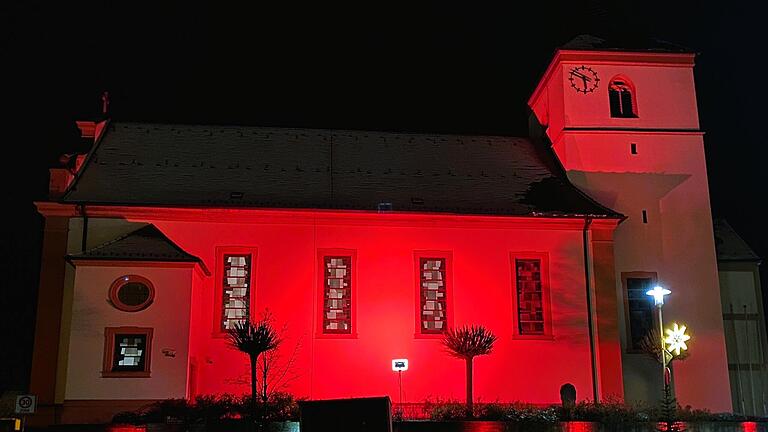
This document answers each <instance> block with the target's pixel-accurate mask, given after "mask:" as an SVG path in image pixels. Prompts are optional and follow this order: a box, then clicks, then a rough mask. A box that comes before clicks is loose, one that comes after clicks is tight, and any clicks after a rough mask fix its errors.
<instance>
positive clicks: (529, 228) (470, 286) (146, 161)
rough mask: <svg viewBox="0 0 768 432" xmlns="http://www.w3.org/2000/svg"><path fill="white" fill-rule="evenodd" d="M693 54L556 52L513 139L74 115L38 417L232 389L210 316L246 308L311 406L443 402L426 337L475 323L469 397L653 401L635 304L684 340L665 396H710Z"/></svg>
mask: <svg viewBox="0 0 768 432" xmlns="http://www.w3.org/2000/svg"><path fill="white" fill-rule="evenodd" d="M693 65H694V55H693V54H689V53H685V52H676V51H668V50H641V51H626V50H615V49H609V48H606V47H600V46H595V45H590V46H584V45H580V44H579V43H578V41H577V42H576V43H575V44H572V45H570V46H566V47H564V48H562V49H560V50H558V51H557V52H556V54H555V56H554V58H553V60H552V62H551V63H550V65H549V68H548V69H547V70H546V72H545V74H544V76H543V77H542V78H541V80H540V82H539V83H538V86H537V87H536V88H535V90H534V92H533V95H532V96H531V97H530V99H529V102H528V103H529V106H530V107H531V110H532V116H531V124H532V127H531V136H530V137H528V138H512V137H490V136H453V135H436V134H396V133H384V132H361V131H340V130H309V129H280V128H261V127H241V126H231V127H230V126H191V125H166V124H140V123H122V122H118V121H103V122H80V123H79V126H80V127H81V130H82V131H83V134H84V136H88V137H92V138H93V139H94V144H93V147H92V149H91V150H90V152H89V153H88V154H86V155H82V156H80V157H79V158H77V159H76V164H74V166H73V167H72V168H71V170H66V169H54V170H52V177H51V199H50V200H49V201H48V202H40V203H37V207H38V210H39V211H40V213H42V214H43V215H44V216H45V218H46V228H45V230H46V231H45V241H44V250H43V265H42V273H41V285H40V298H39V306H38V318H37V331H36V340H35V351H34V356H33V373H32V378H31V383H30V387H31V391H32V392H34V393H36V394H37V395H38V397H39V400H40V404H41V405H42V407H43V410H44V411H43V412H44V413H47V414H44V415H48V416H49V417H48V419H49V420H48V421H51V422H53V421H57V422H64V423H68V422H83V421H85V422H89V421H93V422H95V421H103V420H105V419H108V418H109V416H110V415H111V414H112V413H114V412H116V411H120V410H125V409H131V408H135V407H137V406H141V405H143V404H146V403H148V402H151V401H154V400H159V399H166V398H191V397H194V396H196V395H201V394H212V393H225V392H226V393H236V394H240V393H243V392H246V391H247V389H248V386H247V379H248V368H247V359H246V357H244V356H243V355H242V354H241V353H239V352H236V351H234V350H233V349H231V348H230V347H228V345H227V342H226V338H225V337H224V336H225V334H226V330H227V329H228V328H230V327H231V326H232V325H234V323H237V322H241V321H242V320H244V319H246V318H248V317H258V316H260V315H261V314H262V313H264V311H266V310H268V311H269V312H270V313H271V315H272V317H273V319H274V321H275V323H276V325H277V326H278V327H282V326H283V325H284V326H285V331H284V339H285V340H284V342H283V345H282V348H281V349H282V350H283V351H284V352H283V353H282V354H283V355H284V357H288V356H290V357H291V358H293V359H294V365H293V371H294V377H293V379H291V380H290V381H289V382H288V383H287V387H286V388H285V390H287V391H290V392H291V393H293V394H294V395H296V396H298V397H306V398H311V399H326V398H343V397H358V396H375V395H389V396H390V397H391V398H392V400H393V401H395V402H397V401H398V400H399V392H398V381H397V375H396V374H395V373H393V372H392V370H391V361H392V359H400V358H406V359H408V360H409V369H408V371H407V372H404V374H403V390H404V399H405V401H406V402H422V401H424V400H425V399H426V398H433V399H434V398H442V399H445V398H456V399H460V398H461V397H462V396H463V392H464V364H463V362H461V361H458V360H455V359H453V358H451V357H449V356H448V355H447V354H446V353H445V351H444V350H443V349H442V348H441V344H440V338H441V335H442V333H443V331H444V330H445V329H446V328H449V327H454V326H460V325H464V324H481V325H484V326H486V327H487V328H489V329H490V330H492V331H493V332H494V333H495V334H496V335H497V336H498V341H497V343H496V346H495V349H494V352H493V353H492V354H491V355H488V356H484V357H480V358H478V359H477V360H476V362H475V379H474V387H475V395H476V397H477V398H478V399H480V400H484V401H494V400H500V401H526V402H531V403H536V404H549V403H557V402H559V397H560V396H559V390H560V387H561V386H562V385H563V384H565V383H571V384H573V385H574V386H575V387H576V389H577V392H578V397H579V399H590V400H591V399H593V398H598V399H601V400H604V399H606V398H610V397H615V398H622V399H626V400H628V401H653V400H656V399H658V397H659V396H660V394H661V383H660V381H661V379H660V373H659V367H658V365H657V364H655V363H654V362H653V361H651V360H650V359H649V358H648V357H647V356H646V355H644V354H642V353H640V350H639V343H640V340H641V339H642V337H643V336H644V335H645V333H646V332H647V331H648V330H649V329H651V328H654V325H655V324H654V321H653V320H654V316H653V313H652V309H651V308H652V303H651V302H650V299H649V298H648V297H647V296H645V295H644V292H645V290H646V289H647V288H649V287H650V286H652V285H653V284H656V283H660V284H662V285H664V286H665V287H668V288H670V289H671V290H672V292H673V294H672V295H671V296H670V297H669V298H668V299H667V304H666V305H665V310H664V313H665V319H666V320H669V321H670V322H671V321H672V320H674V321H679V322H685V323H686V324H687V325H688V326H689V328H691V329H692V332H693V333H694V339H693V341H692V342H693V344H692V349H691V355H690V357H689V358H688V359H687V360H686V361H685V362H682V363H680V364H679V365H676V367H675V368H674V385H675V389H676V394H677V397H678V399H679V401H680V403H681V404H683V405H688V404H690V405H692V406H694V407H700V408H709V409H712V410H715V411H727V410H730V409H731V399H730V392H729V390H728V389H729V388H730V387H729V381H728V367H727V360H726V351H725V340H724V335H723V319H722V314H721V306H720V292H719V287H718V278H717V264H716V259H715V248H714V241H713V234H712V220H711V216H710V204H709V194H708V187H707V176H706V167H705V160H704V149H703V141H702V137H703V132H702V131H701V130H700V129H699V122H698V116H697V108H696V97H695V88H694V80H693Z"/></svg>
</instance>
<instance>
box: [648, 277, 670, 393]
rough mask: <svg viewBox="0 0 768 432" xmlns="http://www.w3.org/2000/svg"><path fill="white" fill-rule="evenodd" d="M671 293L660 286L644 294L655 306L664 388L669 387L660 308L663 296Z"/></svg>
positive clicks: (667, 361) (662, 303) (662, 304)
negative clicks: (651, 298) (649, 297)
mask: <svg viewBox="0 0 768 432" xmlns="http://www.w3.org/2000/svg"><path fill="white" fill-rule="evenodd" d="M671 293H672V291H670V290H668V289H666V288H664V287H662V286H660V285H656V286H655V287H653V289H651V290H648V291H646V292H645V294H647V295H649V296H651V297H653V304H654V306H656V318H657V319H656V320H657V321H658V323H659V343H660V344H661V351H659V354H660V355H661V373H662V376H661V377H662V379H663V380H664V381H663V383H664V385H665V386H667V385H669V381H670V377H669V368H667V364H668V363H669V360H668V359H667V350H666V347H665V346H664V321H663V319H662V315H661V308H662V306H664V296H667V295H669V294H671Z"/></svg>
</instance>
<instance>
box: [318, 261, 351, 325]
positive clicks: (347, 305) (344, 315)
mask: <svg viewBox="0 0 768 432" xmlns="http://www.w3.org/2000/svg"><path fill="white" fill-rule="evenodd" d="M323 272H324V276H323V318H322V322H323V329H322V330H323V333H327V334H350V333H352V289H353V287H352V257H351V256H325V257H324V258H323Z"/></svg>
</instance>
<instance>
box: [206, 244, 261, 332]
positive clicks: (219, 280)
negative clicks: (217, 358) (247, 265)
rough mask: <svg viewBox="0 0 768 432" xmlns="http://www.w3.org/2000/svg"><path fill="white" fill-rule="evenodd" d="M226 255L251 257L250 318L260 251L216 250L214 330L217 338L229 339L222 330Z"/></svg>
mask: <svg viewBox="0 0 768 432" xmlns="http://www.w3.org/2000/svg"><path fill="white" fill-rule="evenodd" d="M225 255H251V274H250V275H249V278H250V281H249V285H248V316H249V317H252V316H253V313H254V310H256V308H255V303H256V302H255V300H256V274H257V272H256V269H257V263H258V260H257V258H258V249H257V248H255V247H251V246H219V247H217V248H216V266H215V268H216V270H215V272H214V282H213V283H214V290H213V291H214V293H213V296H214V300H213V308H214V309H213V329H212V336H213V337H215V338H224V337H227V334H228V333H227V331H226V330H224V329H223V328H222V322H223V321H222V320H223V313H224V267H225V266H224V256H225Z"/></svg>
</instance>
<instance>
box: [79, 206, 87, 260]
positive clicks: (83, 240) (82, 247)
mask: <svg viewBox="0 0 768 432" xmlns="http://www.w3.org/2000/svg"><path fill="white" fill-rule="evenodd" d="M77 211H78V212H79V213H80V214H81V215H82V216H83V234H82V236H81V240H80V252H85V249H86V247H87V245H88V214H87V213H86V212H85V204H78V205H77Z"/></svg>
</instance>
